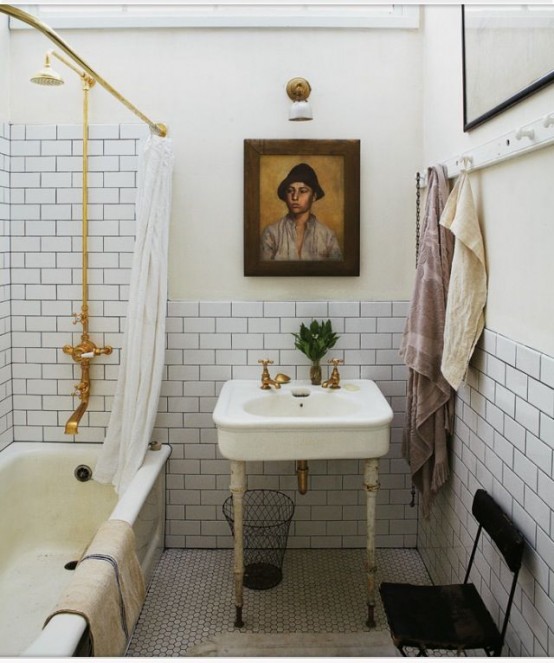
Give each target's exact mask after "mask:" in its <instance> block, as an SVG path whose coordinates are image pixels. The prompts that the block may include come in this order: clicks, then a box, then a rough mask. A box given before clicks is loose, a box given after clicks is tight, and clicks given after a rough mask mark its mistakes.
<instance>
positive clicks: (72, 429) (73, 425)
mask: <svg viewBox="0 0 554 663" xmlns="http://www.w3.org/2000/svg"><path fill="white" fill-rule="evenodd" d="M87 407H88V401H87V402H86V403H85V402H84V401H82V402H81V403H79V407H78V408H77V409H76V410H75V412H74V413H73V414H72V415H71V416H70V417H69V419H68V420H67V423H66V424H65V433H66V435H77V433H78V432H79V428H78V424H79V422H80V421H81V417H82V416H83V414H85V411H86V409H87Z"/></svg>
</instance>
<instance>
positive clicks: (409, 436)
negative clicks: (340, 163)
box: [400, 165, 454, 516]
mask: <svg viewBox="0 0 554 663" xmlns="http://www.w3.org/2000/svg"><path fill="white" fill-rule="evenodd" d="M427 179H428V189H427V198H426V201H425V210H424V215H423V224H422V231H421V242H420V245H421V250H420V252H419V256H418V261H417V270H416V278H415V283H414V290H413V295H412V300H411V303H410V309H409V311H408V316H407V318H406V326H405V329H404V335H403V337H402V341H401V343H400V355H401V357H402V358H403V359H404V362H405V364H406V366H408V393H407V403H406V424H405V428H404V439H403V446H402V453H403V455H404V457H405V458H406V459H407V461H408V463H409V464H410V469H411V473H412V481H413V484H414V486H415V487H416V488H417V489H418V490H419V492H420V494H421V502H422V507H423V514H424V516H428V515H429V513H430V509H431V502H432V499H433V498H434V496H435V495H436V493H437V492H438V490H439V488H440V487H441V486H442V485H443V484H444V482H445V481H446V479H447V478H448V472H449V468H448V455H447V441H448V435H449V433H451V432H452V420H453V414H454V403H453V395H454V392H453V390H452V388H451V387H450V385H449V384H448V382H447V381H446V380H445V379H444V377H443V375H442V374H441V370H440V367H441V360H442V344H443V337H444V317H445V309H446V299H447V293H448V282H449V277H450V266H451V263H452V253H453V250H454V236H453V235H452V233H451V232H450V231H449V230H447V229H446V228H443V227H441V226H440V225H439V219H440V216H441V212H442V211H443V209H444V207H445V205H446V201H447V199H448V194H449V187H448V179H447V176H446V169H445V168H444V166H441V165H439V166H435V167H433V168H429V169H428V171H427Z"/></svg>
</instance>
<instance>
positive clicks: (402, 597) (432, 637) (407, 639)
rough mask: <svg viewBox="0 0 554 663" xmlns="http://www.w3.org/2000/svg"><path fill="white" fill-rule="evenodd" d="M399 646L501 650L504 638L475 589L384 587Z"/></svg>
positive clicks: (454, 587)
mask: <svg viewBox="0 0 554 663" xmlns="http://www.w3.org/2000/svg"><path fill="white" fill-rule="evenodd" d="M379 591H380V593H381V598H382V599H383V604H384V607H385V612H386V614H387V619H388V622H389V627H390V629H391V635H392V638H393V640H394V643H395V645H396V646H397V647H398V648H399V649H401V648H402V647H407V646H408V647H418V648H420V649H455V650H458V651H463V650H465V649H485V650H491V649H492V650H495V649H497V648H498V647H501V642H502V638H501V635H500V633H499V631H498V628H497V627H496V624H495V623H494V621H493V619H492V617H491V615H490V613H489V611H488V610H487V608H486V606H485V604H484V603H483V601H482V600H481V597H480V596H479V594H478V592H477V590H476V588H475V585H473V584H471V583H466V584H463V585H462V584H460V585H431V586H428V585H411V584H406V583H387V582H384V583H381V586H380V588H379Z"/></svg>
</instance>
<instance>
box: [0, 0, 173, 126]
mask: <svg viewBox="0 0 554 663" xmlns="http://www.w3.org/2000/svg"><path fill="white" fill-rule="evenodd" d="M0 12H2V13H3V14H7V15H8V16H11V17H12V18H16V19H18V20H20V21H23V23H27V25H30V26H31V27H33V28H35V29H36V30H38V31H39V32H42V34H43V35H45V36H46V37H48V39H50V40H51V41H53V42H54V44H56V46H58V48H60V49H61V50H62V51H63V52H64V53H65V54H66V55H68V56H69V57H70V58H71V59H72V60H73V61H74V62H76V63H77V64H78V65H79V66H80V67H82V69H83V70H84V71H85V72H86V73H87V74H88V75H89V76H91V77H92V78H94V80H95V81H96V82H97V83H98V84H99V85H101V86H102V87H103V88H104V89H105V90H107V91H108V92H109V93H110V94H111V95H112V96H114V97H115V98H116V99H117V100H118V101H120V102H121V103H122V104H123V105H124V106H126V107H127V108H128V109H129V110H130V111H131V112H132V113H134V114H135V115H136V116H137V117H139V118H140V119H141V120H142V121H143V122H145V123H146V124H147V125H148V126H149V127H150V129H151V131H152V132H153V133H155V134H156V135H157V136H162V137H163V136H166V135H167V127H166V126H165V125H164V124H162V123H161V122H153V121H152V120H151V119H150V118H148V117H147V116H146V115H144V113H142V112H141V111H140V110H139V109H138V108H137V107H136V106H135V105H134V104H132V103H131V102H130V101H129V100H128V99H126V98H125V97H124V96H123V95H122V94H121V93H119V92H118V91H117V90H116V89H115V88H114V87H113V86H112V85H110V84H109V83H108V81H106V79H104V78H102V76H100V74H98V73H97V72H96V71H95V70H94V69H93V68H92V67H91V66H90V65H88V64H87V63H86V62H85V60H83V58H81V57H80V56H79V55H78V54H77V53H76V52H75V51H74V50H73V49H72V48H71V46H69V44H67V43H66V42H65V41H64V40H63V39H62V38H61V37H60V36H59V35H58V34H57V33H56V32H55V31H54V30H52V28H51V27H50V26H48V25H46V23H43V22H42V21H40V20H39V19H38V18H36V17H35V16H33V15H32V14H29V13H27V12H26V11H23V9H19V8H18V7H12V6H11V5H2V4H0ZM66 64H67V63H66Z"/></svg>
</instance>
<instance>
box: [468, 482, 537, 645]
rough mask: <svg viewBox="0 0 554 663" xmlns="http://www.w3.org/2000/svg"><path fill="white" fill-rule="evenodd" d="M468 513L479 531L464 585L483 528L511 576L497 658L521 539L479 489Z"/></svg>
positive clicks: (495, 504) (517, 563) (490, 499)
mask: <svg viewBox="0 0 554 663" xmlns="http://www.w3.org/2000/svg"><path fill="white" fill-rule="evenodd" d="M472 513H473V515H474V516H475V519H476V520H477V522H478V523H479V528H478V530H477V534H476V536H475V541H474V543H473V550H472V551H471V556H470V558H469V564H468V566H467V570H466V576H465V578H464V583H466V582H467V581H468V579H469V573H470V571H471V567H472V566H473V560H474V558H475V552H476V551H477V544H478V543H479V537H480V535H481V531H482V530H483V529H484V530H485V531H486V532H487V533H488V534H489V536H490V537H491V539H492V540H493V541H494V543H495V544H496V545H497V547H498V550H499V551H500V552H501V553H502V555H503V557H504V559H505V560H506V564H507V565H508V568H509V569H510V571H511V572H512V573H513V578H512V586H511V588H510V593H509V597H508V604H507V606H506V612H505V613H504V622H503V624H502V629H501V631H500V633H501V642H500V644H499V649H498V650H497V654H496V655H497V656H500V652H501V650H502V645H503V643H504V637H505V635H506V629H507V627H508V620H509V618H510V610H511V608H512V602H513V600H514V594H515V590H516V582H517V578H518V575H519V570H520V568H521V561H522V559H523V550H524V548H525V539H524V538H523V535H522V534H521V532H520V531H519V530H518V529H516V527H515V526H514V524H513V523H512V521H511V520H510V519H509V518H508V516H507V515H506V514H505V513H504V511H502V509H501V508H500V507H499V506H498V504H497V503H496V502H495V501H494V500H493V498H492V497H491V496H490V495H489V494H488V493H487V491H486V490H483V489H482V488H479V490H477V491H476V493H475V496H474V498H473V506H472Z"/></svg>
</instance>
